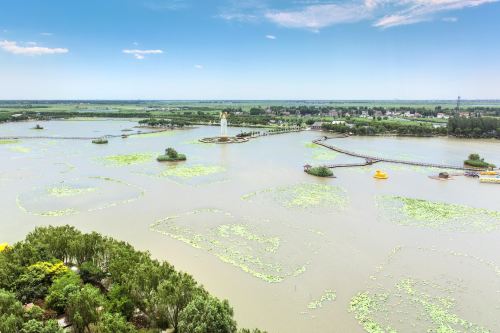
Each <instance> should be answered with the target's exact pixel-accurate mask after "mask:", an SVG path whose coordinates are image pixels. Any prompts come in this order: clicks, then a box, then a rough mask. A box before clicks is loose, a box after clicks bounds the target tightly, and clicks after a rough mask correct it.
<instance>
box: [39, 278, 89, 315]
mask: <svg viewBox="0 0 500 333" xmlns="http://www.w3.org/2000/svg"><path fill="white" fill-rule="evenodd" d="M81 284H82V282H81V280H80V277H79V276H78V275H77V274H75V273H73V272H71V271H69V272H68V273H66V274H64V275H63V276H61V277H59V278H57V279H56V280H54V283H53V284H52V285H51V286H50V288H49V291H48V294H47V297H46V298H45V301H46V302H47V306H48V307H49V308H51V309H53V310H55V311H57V313H60V314H61V313H63V312H64V309H66V306H67V305H68V299H69V296H70V295H71V294H72V293H75V292H78V291H80V288H81Z"/></svg>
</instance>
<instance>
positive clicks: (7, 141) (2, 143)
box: [0, 140, 19, 145]
mask: <svg viewBox="0 0 500 333" xmlns="http://www.w3.org/2000/svg"><path fill="white" fill-rule="evenodd" d="M17 143H19V140H0V145H13V144H17Z"/></svg>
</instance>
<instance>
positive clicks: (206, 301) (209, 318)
mask: <svg viewBox="0 0 500 333" xmlns="http://www.w3.org/2000/svg"><path fill="white" fill-rule="evenodd" d="M178 332H179V333H235V332H236V322H235V321H234V319H233V309H232V308H231V307H230V306H229V303H228V302H227V301H226V300H224V301H219V300H218V299H216V298H214V297H212V296H209V295H206V296H197V297H195V298H194V299H193V300H192V301H191V302H190V303H189V304H188V305H187V307H186V308H185V309H184V311H182V313H181V315H180V322H179V330H178Z"/></svg>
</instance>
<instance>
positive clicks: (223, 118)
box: [200, 112, 248, 143]
mask: <svg viewBox="0 0 500 333" xmlns="http://www.w3.org/2000/svg"><path fill="white" fill-rule="evenodd" d="M227 117H228V113H227V112H221V113H220V136H216V137H211V138H203V139H200V142H203V143H241V142H247V141H248V138H246V137H235V136H228V135H227Z"/></svg>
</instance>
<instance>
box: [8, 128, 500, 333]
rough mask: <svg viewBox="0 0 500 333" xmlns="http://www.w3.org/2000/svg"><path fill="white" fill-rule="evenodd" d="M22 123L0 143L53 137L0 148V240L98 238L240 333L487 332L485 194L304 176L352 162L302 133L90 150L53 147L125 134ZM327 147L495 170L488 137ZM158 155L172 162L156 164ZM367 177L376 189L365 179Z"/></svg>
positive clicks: (494, 302) (497, 293)
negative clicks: (39, 232)
mask: <svg viewBox="0 0 500 333" xmlns="http://www.w3.org/2000/svg"><path fill="white" fill-rule="evenodd" d="M35 124H36V123H32V122H20V123H8V124H0V136H36V135H43V136H48V137H53V138H52V139H43V140H41V139H36V140H35V139H23V140H14V141H12V140H9V141H0V161H1V164H0V211H1V219H0V242H9V243H13V242H16V241H18V240H21V239H23V238H24V237H25V235H26V234H27V233H28V232H30V231H31V230H33V228H34V227H36V226H43V225H64V224H70V225H74V226H75V227H77V228H78V229H80V230H82V231H93V230H95V231H98V232H100V233H103V234H106V235H109V236H112V237H114V238H117V239H120V240H124V241H127V242H129V243H131V244H132V245H134V246H135V247H136V248H138V249H142V250H147V251H150V252H151V253H152V254H153V256H154V257H156V258H159V259H163V260H167V261H169V262H170V263H172V264H173V265H175V267H176V268H177V269H180V270H182V271H186V272H188V273H190V274H192V275H193V276H194V277H195V278H196V279H197V280H198V281H199V282H200V283H202V284H203V285H204V286H205V287H206V288H207V289H208V290H209V291H210V292H212V293H214V294H215V295H217V296H218V297H220V298H227V299H228V300H229V301H230V303H231V305H232V306H233V307H234V310H235V317H236V319H237V321H238V322H239V324H240V325H241V326H243V327H259V328H261V329H265V330H268V331H269V332H270V333H272V332H274V333H277V332H364V331H368V332H377V330H379V331H380V330H384V331H389V330H390V329H393V330H395V331H398V332H425V331H427V330H429V329H430V330H433V331H439V329H447V328H453V329H454V330H455V331H456V332H462V331H464V332H465V331H467V332H470V331H473V332H487V331H491V332H499V331H500V322H499V321H498V318H499V316H500V257H499V253H500V230H499V228H500V186H498V185H494V184H481V183H479V181H478V180H477V179H472V178H466V177H463V176H456V177H453V179H452V180H448V181H439V180H435V179H431V178H429V176H433V175H436V174H438V173H439V172H440V171H441V170H435V169H430V168H421V167H413V166H405V165H394V164H385V163H379V164H376V165H373V166H369V167H358V168H349V169H348V168H345V169H334V170H333V171H334V173H335V175H336V176H337V178H328V179H320V178H315V177H312V176H309V175H307V174H306V173H304V172H303V165H304V164H306V163H309V164H312V165H320V164H322V163H345V162H351V161H352V162H354V161H359V159H356V158H352V157H347V156H343V155H340V154H338V153H335V152H332V151H330V150H328V149H326V148H322V147H318V146H314V145H311V140H313V139H315V138H317V137H318V136H320V135H321V133H320V132H313V131H304V132H300V133H290V134H282V135H275V136H268V137H261V138H257V139H253V140H251V141H249V142H247V143H240V144H230V145H215V144H201V143H199V142H198V139H200V138H202V137H207V136H216V135H218V133H219V128H217V127H209V126H207V127H204V126H202V127H198V128H194V129H186V130H176V131H168V132H162V133H154V134H146V135H141V136H131V137H129V138H126V139H122V138H113V139H110V141H109V144H107V145H95V144H92V143H91V141H90V140H61V139H57V137H58V136H60V137H64V136H81V137H97V136H102V135H106V134H113V135H119V134H122V133H127V132H123V130H127V129H134V126H136V125H137V123H136V122H133V121H127V120H107V121H97V120H95V121H92V120H89V121H48V122H41V123H40V124H41V125H42V126H43V127H44V130H39V131H38V130H32V129H31V128H32V127H34V125H35ZM134 130H137V129H134ZM242 130H243V131H244V130H245V129H242V128H229V134H230V135H234V134H237V133H239V132H240V131H242ZM330 143H332V144H334V145H337V146H340V147H342V148H345V149H348V150H353V151H356V152H360V153H367V154H371V155H375V156H387V157H392V158H398V159H408V160H417V161H425V162H435V163H445V164H452V165H461V164H462V162H463V160H464V159H465V158H466V157H467V156H468V155H469V154H470V153H479V154H480V155H481V156H482V157H484V158H485V160H486V161H489V162H490V163H494V164H496V165H500V142H499V141H498V140H497V141H494V140H461V139H452V138H396V137H350V138H343V139H332V140H330ZM167 147H174V148H175V149H176V150H178V151H179V152H180V153H183V154H186V155H187V158H188V160H187V161H186V162H180V163H173V164H172V163H158V162H157V161H156V156H158V155H160V154H163V152H164V150H165V149H166V148H167ZM377 169H380V170H383V171H385V172H387V173H388V174H389V179H387V180H375V179H374V178H373V174H374V173H375V170H377ZM449 172H450V173H456V171H449ZM455 331H453V332H455ZM450 332H452V331H451V330H450Z"/></svg>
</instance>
